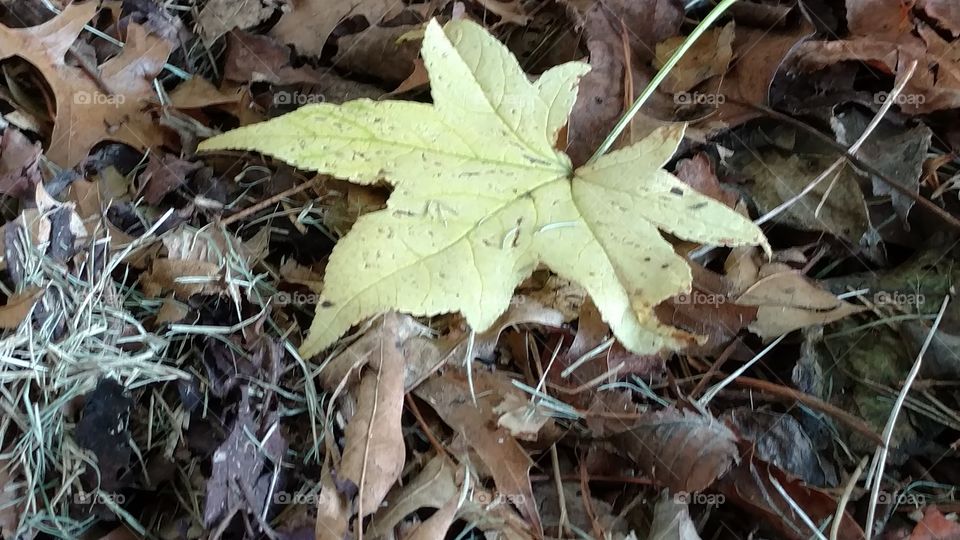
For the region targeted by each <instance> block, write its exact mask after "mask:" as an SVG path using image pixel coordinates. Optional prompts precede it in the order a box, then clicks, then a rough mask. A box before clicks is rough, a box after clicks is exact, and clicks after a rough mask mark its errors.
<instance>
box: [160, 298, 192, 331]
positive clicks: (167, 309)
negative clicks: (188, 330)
mask: <svg viewBox="0 0 960 540" xmlns="http://www.w3.org/2000/svg"><path fill="white" fill-rule="evenodd" d="M189 313H190V310H189V309H188V308H187V306H186V305H185V304H182V303H180V302H178V301H177V299H176V298H174V297H173V295H172V294H171V295H167V297H166V298H164V299H163V305H161V306H160V309H159V310H158V311H157V320H156V323H157V324H166V323H175V322H180V321H182V320H183V319H185V318H186V317H187V315H188V314H189Z"/></svg>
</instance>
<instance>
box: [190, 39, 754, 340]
mask: <svg viewBox="0 0 960 540" xmlns="http://www.w3.org/2000/svg"><path fill="white" fill-rule="evenodd" d="M422 55H423V57H424V60H425V61H426V64H427V67H428V69H429V70H430V74H431V81H432V83H433V98H434V104H433V105H432V106H431V105H424V104H419V103H410V102H398V101H387V102H370V101H364V100H358V101H353V102H349V103H347V104H344V105H341V106H336V105H329V104H319V105H312V106H307V107H303V108H301V109H299V110H298V111H296V112H294V113H291V114H289V115H287V116H284V117H281V118H279V119H276V120H273V121H270V122H267V123H265V124H260V125H257V126H253V127H246V128H240V129H238V130H235V131H232V132H229V133H227V134H224V135H222V136H218V137H216V138H214V139H210V140H208V141H206V142H205V143H203V145H202V146H201V149H202V150H206V151H210V150H223V149H249V150H257V151H260V152H263V153H266V154H270V155H273V156H276V157H279V158H281V159H283V160H285V161H288V162H290V163H291V164H293V165H296V166H298V167H300V168H305V169H311V170H316V171H318V172H323V173H327V174H332V175H335V176H339V177H342V178H346V179H349V180H351V181H353V182H357V183H373V182H376V181H379V180H383V179H387V180H389V181H390V182H392V183H393V184H394V186H395V188H396V189H395V190H394V192H393V194H392V196H391V198H390V200H389V202H388V207H387V209H386V210H383V211H379V212H374V213H371V214H367V215H364V216H362V217H361V218H360V219H359V220H358V221H357V223H356V225H354V227H353V229H352V230H351V232H350V233H349V234H348V235H347V236H346V237H345V238H344V239H342V240H341V241H340V242H339V243H338V244H337V247H336V248H335V249H334V252H333V255H332V256H331V258H330V262H329V264H328V266H327V272H326V280H325V281H326V287H325V289H324V293H323V298H322V301H321V302H320V304H319V305H318V306H317V311H316V315H315V319H314V322H313V325H312V326H311V331H310V335H309V337H308V339H307V340H306V341H305V342H304V343H303V345H302V353H303V354H304V355H305V356H313V355H314V354H316V353H318V352H319V351H321V350H322V349H324V348H325V347H327V346H328V345H330V344H331V343H333V341H335V340H336V339H337V338H338V337H339V336H341V335H342V334H343V333H344V332H345V331H346V330H347V329H348V328H349V327H350V326H351V325H353V324H355V323H356V322H358V321H360V320H362V319H364V318H366V317H369V316H371V315H373V314H375V313H378V312H380V311H384V310H386V309H391V308H393V309H399V310H402V311H407V312H411V313H414V314H419V315H433V314H438V313H444V312H450V311H460V312H462V313H463V314H464V315H465V317H466V319H467V322H468V323H470V325H471V326H472V327H473V328H474V329H475V330H477V331H483V330H486V329H487V328H489V327H490V326H491V325H492V324H493V322H494V321H495V320H496V319H497V317H498V316H499V315H500V314H501V313H503V312H504V311H505V310H506V308H507V306H508V305H509V302H510V298H511V296H512V294H513V290H514V288H515V287H516V285H517V284H518V283H519V282H520V281H521V280H522V279H523V278H525V277H526V276H528V275H529V274H530V273H531V272H532V271H533V270H534V269H535V268H536V266H537V264H538V263H544V264H546V265H547V266H548V267H550V268H551V269H552V270H554V271H555V272H556V273H558V274H560V275H561V276H563V277H566V278H569V279H573V280H575V281H577V282H579V283H580V284H581V285H583V286H584V287H585V288H586V290H587V292H588V293H589V294H590V296H591V298H592V299H593V301H594V303H595V304H596V305H597V306H598V307H599V309H600V311H601V313H603V315H604V319H605V320H606V321H607V322H608V323H609V324H610V326H611V328H612V329H613V332H614V334H615V335H616V336H617V337H618V338H619V339H620V340H621V341H622V342H623V343H624V345H625V346H626V347H627V348H628V349H630V350H632V351H635V352H654V351H657V350H660V349H662V348H665V347H669V348H677V347H680V346H682V345H683V344H684V343H686V342H689V341H691V340H693V339H694V338H693V336H690V335H689V334H686V333H685V332H681V331H678V330H676V329H672V328H669V327H666V326H664V325H662V324H660V323H659V322H658V321H657V320H656V318H655V317H654V316H653V315H652V313H651V309H652V307H653V306H655V305H656V304H658V303H659V302H660V301H662V300H664V299H666V298H668V297H670V296H672V295H674V294H677V293H680V292H683V291H685V290H687V289H689V287H690V281H691V279H690V270H689V269H688V268H687V266H686V264H685V263H684V261H683V259H681V258H680V257H678V256H677V255H676V254H675V253H674V252H673V249H672V248H671V246H670V244H669V243H667V242H666V241H665V240H663V239H662V237H661V236H660V233H659V229H664V230H666V231H669V232H670V233H672V234H674V235H676V236H679V237H681V238H685V239H688V240H692V241H700V242H706V243H712V244H723V245H754V244H763V245H766V240H765V239H764V237H763V234H762V232H761V231H760V230H759V229H758V228H757V227H756V226H755V225H753V224H752V223H751V222H750V221H748V220H747V219H745V218H743V217H742V216H740V215H739V214H737V213H735V212H733V211H732V210H730V209H728V208H726V207H724V206H722V205H720V204H718V203H716V202H715V201H714V200H712V199H710V198H708V197H705V196H703V195H700V194H699V193H697V192H695V191H694V190H691V189H690V188H689V187H687V186H686V185H685V184H683V183H682V182H680V181H679V180H677V179H676V178H675V177H673V176H672V175H670V174H669V173H667V172H665V171H663V170H661V169H660V168H659V167H660V166H662V165H663V163H664V162H665V161H667V160H668V159H669V158H670V157H671V156H672V154H673V152H674V151H675V149H676V147H677V144H678V143H679V142H680V140H681V138H682V136H683V128H682V126H676V127H671V128H666V129H663V130H660V131H658V132H656V133H655V134H653V135H651V136H650V137H648V138H647V139H645V140H643V141H642V142H641V143H639V144H636V145H634V146H631V147H629V148H625V149H623V150H619V151H617V152H614V153H612V154H609V155H607V156H604V157H603V158H601V159H600V160H599V161H597V162H595V163H593V164H591V165H587V166H584V167H581V168H579V169H576V170H574V169H573V167H572V165H571V163H570V160H569V158H568V157H567V156H566V155H564V154H563V153H561V152H559V151H558V150H556V149H555V144H556V140H557V134H558V132H559V130H560V129H561V128H562V127H563V125H564V124H565V123H566V120H567V116H568V114H569V112H570V108H571V106H572V105H573V102H574V99H575V97H576V83H577V81H578V80H579V78H580V77H581V76H582V75H583V74H584V73H585V72H586V71H587V68H586V66H585V65H583V64H580V63H575V62H574V63H568V64H564V65H561V66H558V67H555V68H553V69H551V70H549V71H548V72H546V73H545V74H543V75H542V76H541V77H540V79H539V80H538V81H537V82H536V83H530V82H529V81H528V79H527V77H526V75H525V74H524V73H523V71H522V70H521V69H520V66H519V65H518V63H517V61H516V59H515V58H514V57H513V56H512V55H511V54H510V53H509V52H508V51H507V50H506V49H505V48H504V47H503V45H501V44H500V43H499V42H497V41H496V40H495V39H493V37H491V36H490V35H489V34H488V33H486V31H485V30H484V29H483V28H481V27H480V26H477V25H476V24H474V23H471V22H467V21H453V22H451V23H450V24H448V26H447V27H446V29H445V30H444V29H443V28H441V27H440V25H439V24H438V23H436V22H435V21H434V22H431V23H430V25H429V26H428V28H427V31H426V36H425V39H424V44H423V50H422ZM414 126H415V127H414Z"/></svg>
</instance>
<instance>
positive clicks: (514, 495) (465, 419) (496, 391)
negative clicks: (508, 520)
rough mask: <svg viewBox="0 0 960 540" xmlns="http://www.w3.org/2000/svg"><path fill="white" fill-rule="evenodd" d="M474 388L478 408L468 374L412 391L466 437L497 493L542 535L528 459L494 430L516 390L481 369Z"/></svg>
mask: <svg viewBox="0 0 960 540" xmlns="http://www.w3.org/2000/svg"><path fill="white" fill-rule="evenodd" d="M473 389H474V392H475V395H476V397H477V404H476V405H474V403H473V401H472V400H471V397H470V396H471V390H470V384H469V383H468V381H467V378H466V375H464V374H462V373H458V372H455V371H453V370H450V371H447V372H445V373H443V374H442V375H439V376H436V377H433V378H431V379H429V380H427V381H426V382H424V383H423V384H421V385H420V386H418V387H417V389H416V390H415V391H414V392H415V393H416V395H417V396H419V397H420V398H421V399H423V400H425V401H426V402H427V403H428V404H430V406H431V407H433V409H434V410H435V411H437V414H439V415H440V418H442V419H443V421H444V423H446V424H447V425H448V426H450V427H451V428H452V429H453V430H454V431H456V432H458V433H460V434H462V435H463V436H464V437H465V438H466V441H467V443H468V444H469V445H470V447H471V448H473V449H474V451H476V452H477V454H478V455H479V456H480V460H481V461H482V462H483V463H484V464H485V465H486V466H487V468H488V469H489V470H490V474H491V476H492V477H493V481H494V483H495V484H496V485H497V489H498V490H499V491H500V493H502V494H503V495H504V496H506V497H507V498H508V499H509V500H510V501H512V502H513V503H514V504H515V505H516V506H517V508H518V509H519V510H520V513H521V515H523V517H524V518H526V520H527V521H528V522H529V523H531V524H532V525H533V527H534V530H536V531H540V530H542V527H541V525H540V517H539V515H538V513H537V505H536V502H535V500H534V498H533V488H532V487H531V485H530V466H531V465H532V463H531V461H530V457H529V456H528V455H527V452H526V451H525V450H524V449H523V447H521V446H520V444H519V443H518V442H517V440H516V439H515V438H514V437H513V436H512V435H510V433H509V432H508V431H507V429H505V428H502V427H499V426H497V415H496V414H495V413H494V412H493V407H494V406H495V405H496V404H498V403H500V402H501V401H503V399H504V398H505V396H506V395H507V394H510V393H517V394H519V390H517V389H516V388H515V387H513V385H512V384H510V383H509V382H508V381H507V380H506V379H504V378H502V377H500V378H498V377H497V376H496V375H495V374H492V373H489V372H486V371H479V370H475V372H474V374H473Z"/></svg>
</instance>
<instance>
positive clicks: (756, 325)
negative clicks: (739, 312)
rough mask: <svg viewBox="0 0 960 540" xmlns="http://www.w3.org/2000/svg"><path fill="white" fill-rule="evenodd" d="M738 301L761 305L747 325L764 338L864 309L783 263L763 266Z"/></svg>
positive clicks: (739, 302)
mask: <svg viewBox="0 0 960 540" xmlns="http://www.w3.org/2000/svg"><path fill="white" fill-rule="evenodd" d="M736 303H737V304H740V305H746V306H758V308H759V309H758V310H757V320H755V321H754V322H752V323H751V324H750V326H749V327H748V328H749V329H750V331H751V332H753V333H755V334H757V335H758V336H760V337H762V338H764V339H773V338H776V337H778V336H780V335H782V334H786V333H787V332H791V331H793V330H797V329H800V328H804V327H806V326H812V325H815V324H827V323H831V322H833V321H836V320H839V319H842V318H844V317H847V316H849V315H853V314H854V313H859V312H861V311H863V310H864V309H865V308H863V307H860V306H855V305H853V304H851V303H849V302H845V301H843V300H840V299H839V298H837V297H836V296H835V295H834V294H833V293H831V292H829V291H826V290H824V289H822V288H820V287H818V286H817V285H816V284H815V283H814V282H812V281H811V280H809V279H807V278H806V277H805V276H804V275H803V274H801V273H800V272H798V271H796V270H794V269H792V268H791V267H789V266H787V265H785V264H780V263H770V264H767V265H765V266H764V267H762V268H761V269H760V273H759V275H758V279H757V281H756V282H755V283H754V284H753V285H751V286H750V287H749V288H747V289H746V290H745V291H744V292H743V293H742V294H741V295H740V296H739V297H738V298H737V299H736Z"/></svg>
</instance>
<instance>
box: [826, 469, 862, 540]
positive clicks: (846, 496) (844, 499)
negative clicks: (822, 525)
mask: <svg viewBox="0 0 960 540" xmlns="http://www.w3.org/2000/svg"><path fill="white" fill-rule="evenodd" d="M866 466H867V457H866V456H864V457H863V459H861V460H860V464H859V465H857V469H856V470H855V471H853V475H851V476H850V481H849V482H847V485H846V486H845V487H844V488H843V495H842V496H841V497H840V503H839V504H837V513H836V514H834V516H833V523H832V524H831V525H830V540H837V535H838V534H840V522H841V521H842V520H843V515H844V513H845V512H846V510H847V503H848V502H850V496H851V495H853V488H854V487H856V485H857V480H858V479H859V478H860V475H861V474H862V473H863V468H864V467H866Z"/></svg>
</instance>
